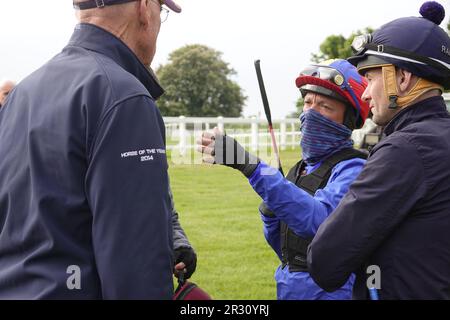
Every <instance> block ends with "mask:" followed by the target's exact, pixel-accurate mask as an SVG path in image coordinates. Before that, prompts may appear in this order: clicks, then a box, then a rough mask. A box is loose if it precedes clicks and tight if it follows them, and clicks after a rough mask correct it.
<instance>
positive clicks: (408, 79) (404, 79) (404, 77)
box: [397, 69, 417, 96]
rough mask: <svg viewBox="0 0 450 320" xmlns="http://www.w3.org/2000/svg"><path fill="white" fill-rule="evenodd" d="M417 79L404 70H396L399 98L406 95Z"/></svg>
mask: <svg viewBox="0 0 450 320" xmlns="http://www.w3.org/2000/svg"><path fill="white" fill-rule="evenodd" d="M416 82H417V77H416V76H414V75H413V74H412V73H411V72H409V71H406V70H404V69H397V88H398V91H399V92H398V93H399V95H400V96H402V95H403V94H406V93H408V92H409V91H410V90H411V88H412V87H413V86H414V85H415V84H416Z"/></svg>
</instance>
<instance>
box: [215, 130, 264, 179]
mask: <svg viewBox="0 0 450 320" xmlns="http://www.w3.org/2000/svg"><path fill="white" fill-rule="evenodd" d="M214 159H215V160H214V162H215V163H217V164H222V165H225V166H228V167H231V168H234V169H236V170H239V171H241V172H242V173H243V174H244V175H245V176H246V177H247V178H249V177H250V176H251V175H252V173H253V172H254V171H255V170H256V167H258V164H259V162H260V160H259V159H258V157H256V156H254V155H252V154H251V153H249V152H247V150H245V149H244V148H243V147H242V146H241V145H240V144H239V143H238V142H237V141H236V140H234V139H233V138H231V137H229V136H227V135H221V134H217V135H216V139H215V144H214Z"/></svg>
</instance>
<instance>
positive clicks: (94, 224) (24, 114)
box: [0, 0, 180, 299]
mask: <svg viewBox="0 0 450 320" xmlns="http://www.w3.org/2000/svg"><path fill="white" fill-rule="evenodd" d="M163 5H166V6H167V7H169V8H170V9H172V10H173V11H177V12H179V11H180V8H179V7H178V6H177V5H176V4H175V3H173V2H172V1H171V0H165V1H160V2H158V1H157V0H125V1H124V0H109V1H106V0H103V1H93V0H91V1H84V2H80V3H75V4H74V6H75V8H77V9H78V12H77V13H78V17H79V19H80V22H81V23H80V24H79V25H77V27H76V29H75V31H74V34H73V36H72V38H71V40H70V42H69V44H68V45H67V47H66V48H64V50H63V51H62V52H61V53H60V54H58V55H57V56H56V57H55V58H53V59H52V60H51V61H49V62H48V63H47V64H46V65H44V66H43V67H42V68H40V69H39V70H37V71H36V72H34V73H33V74H32V75H30V76H29V77H28V78H26V79H25V80H23V81H22V82H21V83H20V84H19V85H18V86H17V87H16V88H15V90H14V91H13V92H12V93H11V94H10V95H9V97H8V103H7V104H6V106H5V107H4V108H2V109H1V110H0V140H1V141H2V143H1V144H0V152H1V153H2V157H1V158H0V181H1V184H0V257H1V258H0V298H6V299H45V298H47V299H52V298H58V299H102V298H103V299H116V298H124V299H133V298H139V299H171V298H172V294H173V282H172V272H173V267H174V262H175V261H174V256H173V249H174V241H173V240H174V239H173V229H172V225H173V221H172V219H173V210H174V208H173V204H171V199H170V191H169V190H170V189H169V181H168V174H167V159H166V150H165V133H164V123H163V120H162V117H161V115H160V113H159V111H158V109H157V107H156V105H155V99H157V98H158V97H159V96H160V95H161V94H162V93H163V90H162V88H161V87H160V85H159V84H158V82H157V81H156V79H155V77H154V75H153V73H152V72H151V70H150V68H149V65H150V63H151V61H152V59H153V56H154V54H155V46H156V39H157V36H158V33H159V29H160V24H161V18H160V14H161V13H164V12H165V10H167V9H166V8H164V7H163Z"/></svg>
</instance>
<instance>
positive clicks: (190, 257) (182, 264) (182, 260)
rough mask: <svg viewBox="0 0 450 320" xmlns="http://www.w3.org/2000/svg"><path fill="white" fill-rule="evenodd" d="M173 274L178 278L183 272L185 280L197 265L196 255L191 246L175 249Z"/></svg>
mask: <svg viewBox="0 0 450 320" xmlns="http://www.w3.org/2000/svg"><path fill="white" fill-rule="evenodd" d="M174 251H175V267H174V275H175V276H176V277H177V278H178V277H179V275H180V273H183V278H184V279H185V280H187V279H189V278H190V277H191V276H192V274H193V273H194V272H195V269H196V267H197V255H196V254H195V251H194V249H192V248H178V249H175V250H174Z"/></svg>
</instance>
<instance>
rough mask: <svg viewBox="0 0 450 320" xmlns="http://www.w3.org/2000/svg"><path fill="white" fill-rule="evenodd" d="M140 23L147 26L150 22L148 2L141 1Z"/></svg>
mask: <svg viewBox="0 0 450 320" xmlns="http://www.w3.org/2000/svg"><path fill="white" fill-rule="evenodd" d="M139 23H140V24H141V25H142V26H147V25H148V24H149V23H150V22H149V9H148V0H141V1H140V4H139Z"/></svg>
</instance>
